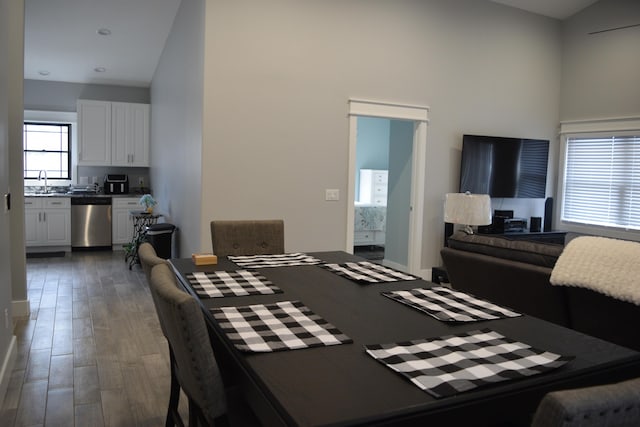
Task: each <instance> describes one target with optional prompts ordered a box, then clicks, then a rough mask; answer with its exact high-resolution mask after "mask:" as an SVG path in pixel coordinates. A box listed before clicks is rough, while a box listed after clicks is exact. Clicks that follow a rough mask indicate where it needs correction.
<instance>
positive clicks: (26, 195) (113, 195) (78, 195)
mask: <svg viewBox="0 0 640 427" xmlns="http://www.w3.org/2000/svg"><path fill="white" fill-rule="evenodd" d="M141 196H142V194H133V193H130V194H104V193H70V192H65V193H59V192H52V193H30V192H28V193H24V197H111V198H117V197H135V198H137V197H141Z"/></svg>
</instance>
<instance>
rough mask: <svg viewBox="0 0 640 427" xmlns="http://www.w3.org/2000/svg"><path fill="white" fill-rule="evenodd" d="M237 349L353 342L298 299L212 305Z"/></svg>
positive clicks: (255, 350) (297, 346)
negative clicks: (271, 302)
mask: <svg viewBox="0 0 640 427" xmlns="http://www.w3.org/2000/svg"><path fill="white" fill-rule="evenodd" d="M211 312H212V313H213V317H215V319H216V320H217V321H218V323H219V325H220V327H221V328H222V329H223V330H224V331H225V332H226V334H227V336H228V337H229V339H230V340H231V341H232V342H233V344H234V345H235V346H236V348H237V349H238V350H243V351H252V352H269V351H278V350H295V349H300V348H308V347H321V346H328V345H338V344H345V343H351V342H353V341H352V340H351V338H349V337H348V336H346V335H344V334H343V333H342V332H340V330H338V329H337V328H336V327H335V326H333V325H332V324H330V323H329V322H327V321H326V320H324V319H323V318H322V317H320V316H318V315H317V314H315V313H314V312H312V311H311V310H309V308H307V307H306V306H305V305H303V304H302V303H301V302H300V301H282V302H277V303H273V304H257V305H249V306H244V307H220V308H214V309H211Z"/></svg>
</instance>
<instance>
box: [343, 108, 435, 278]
mask: <svg viewBox="0 0 640 427" xmlns="http://www.w3.org/2000/svg"><path fill="white" fill-rule="evenodd" d="M427 113H428V109H427V108H426V107H418V106H409V105H400V104H392V103H382V102H375V101H362V100H350V101H349V185H348V193H349V194H348V199H347V200H349V201H350V203H348V209H347V239H346V242H347V245H346V248H345V249H346V250H347V251H348V252H351V253H353V251H354V245H362V244H367V243H368V241H371V240H372V241H373V243H374V245H373V246H374V247H375V246H376V244H375V243H380V242H382V245H383V246H384V249H385V250H384V259H383V260H382V263H383V264H384V265H387V266H389V267H392V268H396V269H399V270H402V271H405V272H408V273H411V274H416V275H420V272H421V259H422V224H423V213H422V212H423V200H424V176H425V173H424V169H425V162H426V159H425V153H426V135H427V133H426V131H427V123H428V119H427ZM377 119H381V120H377ZM359 123H360V131H361V133H362V132H366V130H363V129H365V128H366V127H367V126H369V127H370V129H376V128H378V129H386V128H388V131H385V130H383V131H382V134H384V135H388V137H387V141H388V148H387V149H386V151H387V158H386V163H385V160H380V159H378V160H372V159H370V158H368V155H363V154H362V153H360V156H359V155H358V154H359V153H358V150H359V148H358V139H359V138H358V130H359V129H358V128H359ZM377 138H378V139H382V140H384V138H380V136H379V135H378V137H377ZM378 144H379V145H383V146H384V144H383V143H382V144H381V143H380V141H378ZM361 148H362V147H361ZM361 151H363V150H361ZM369 154H370V153H369ZM363 158H364V159H366V160H363ZM366 162H369V163H368V164H367V163H366ZM373 167H375V168H376V169H373ZM385 167H386V169H385ZM385 172H386V179H387V194H386V195H385V196H386V200H383V198H382V197H380V198H378V199H375V197H374V196H367V195H366V192H367V190H366V189H364V194H360V192H361V190H362V189H361V181H360V180H361V174H362V175H363V176H365V175H368V176H371V177H372V178H371V179H376V178H373V177H378V178H377V179H378V182H380V180H381V179H382V180H384V178H381V177H382V176H383V175H384V174H385ZM367 179H369V178H366V177H365V178H364V180H367ZM365 187H366V186H365ZM356 202H357V203H356ZM356 215H357V216H356ZM357 228H358V229H359V230H357ZM367 228H369V229H367ZM380 228H383V229H382V230H380ZM356 231H360V232H362V233H359V234H358V235H356ZM371 231H373V233H371ZM356 236H357V238H356ZM357 239H359V240H357ZM367 239H368V240H367Z"/></svg>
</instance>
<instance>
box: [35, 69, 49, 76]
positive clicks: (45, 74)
mask: <svg viewBox="0 0 640 427" xmlns="http://www.w3.org/2000/svg"><path fill="white" fill-rule="evenodd" d="M38 74H40V75H41V76H48V75H49V74H50V73H49V72H48V71H47V70H40V71H38Z"/></svg>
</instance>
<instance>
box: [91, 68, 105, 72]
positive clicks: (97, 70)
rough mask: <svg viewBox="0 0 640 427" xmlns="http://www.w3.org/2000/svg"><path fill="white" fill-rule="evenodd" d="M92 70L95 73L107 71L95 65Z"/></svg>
mask: <svg viewBox="0 0 640 427" xmlns="http://www.w3.org/2000/svg"><path fill="white" fill-rule="evenodd" d="M93 71H95V72H96V73H104V72H105V71H107V69H106V68H104V67H96V68H94V69H93Z"/></svg>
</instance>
